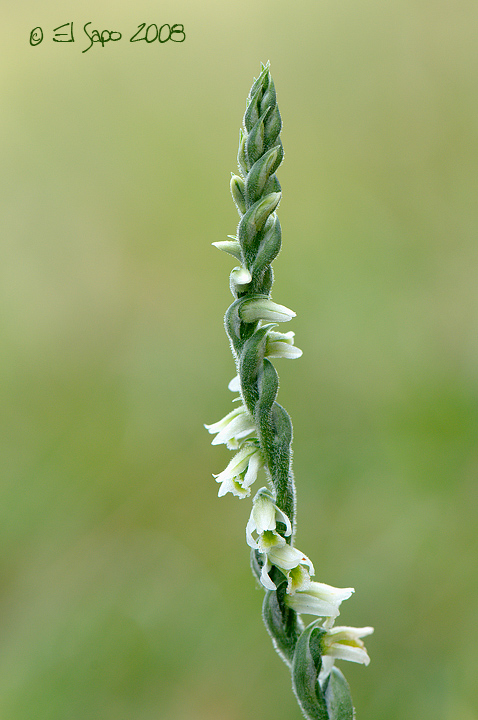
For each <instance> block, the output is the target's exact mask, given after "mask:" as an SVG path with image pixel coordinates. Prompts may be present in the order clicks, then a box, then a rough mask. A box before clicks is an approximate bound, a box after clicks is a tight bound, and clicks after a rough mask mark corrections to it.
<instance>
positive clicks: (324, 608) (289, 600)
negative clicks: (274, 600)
mask: <svg viewBox="0 0 478 720" xmlns="http://www.w3.org/2000/svg"><path fill="white" fill-rule="evenodd" d="M353 592H354V589H353V588H336V587H332V586H331V585H326V584H325V583H318V582H311V583H310V585H309V587H308V588H307V589H306V590H298V591H297V592H295V593H294V594H293V595H289V596H287V597H286V599H285V602H286V604H287V605H288V606H289V607H290V608H292V610H295V611H296V612H297V613H307V614H309V615H317V616H319V617H332V618H336V617H337V615H338V614H339V606H340V603H341V602H343V601H344V600H347V599H348V598H349V597H350V596H351V595H352V593H353Z"/></svg>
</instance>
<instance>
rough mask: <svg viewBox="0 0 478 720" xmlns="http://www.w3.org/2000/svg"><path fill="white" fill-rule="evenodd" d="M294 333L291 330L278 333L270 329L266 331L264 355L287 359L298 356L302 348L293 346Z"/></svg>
mask: <svg viewBox="0 0 478 720" xmlns="http://www.w3.org/2000/svg"><path fill="white" fill-rule="evenodd" d="M294 335H295V333H293V332H292V331H291V332H287V333H280V332H275V331H274V330H270V331H269V332H268V333H267V339H266V352H265V357H268V358H287V359H289V360H294V359H295V358H300V357H301V355H302V350H300V349H299V348H298V347H295V346H294Z"/></svg>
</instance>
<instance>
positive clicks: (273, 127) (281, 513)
mask: <svg viewBox="0 0 478 720" xmlns="http://www.w3.org/2000/svg"><path fill="white" fill-rule="evenodd" d="M281 127H282V121H281V117H280V114H279V109H278V106H277V101H276V92H275V88H274V83H273V81H272V78H271V76H270V72H269V65H268V64H267V65H265V66H264V65H263V66H262V70H261V73H260V75H259V77H258V78H257V80H255V81H254V84H253V85H252V88H251V90H250V92H249V96H248V99H247V107H246V112H245V114H244V121H243V128H242V130H241V134H240V142H239V152H238V164H239V175H234V174H233V175H232V178H231V192H232V196H233V199H234V202H235V204H236V207H237V210H238V212H239V216H240V221H239V225H238V228H237V233H236V235H235V236H234V237H232V236H229V238H230V239H229V240H226V241H222V242H216V243H213V244H214V245H215V246H216V247H218V248H219V249H221V250H225V251H226V252H228V253H230V254H231V255H233V256H234V257H236V258H237V260H239V262H240V265H239V266H237V267H235V268H234V269H233V270H232V272H231V275H230V288H231V292H232V294H233V296H234V302H233V303H232V304H231V306H230V307H229V308H228V310H227V312H226V315H225V327H226V332H227V335H228V337H229V340H230V343H231V349H232V353H233V356H234V359H235V362H236V367H237V376H236V377H235V378H233V380H232V381H231V383H230V384H229V388H230V389H231V390H232V391H237V392H239V393H240V396H239V397H238V398H237V401H238V402H239V405H238V406H236V408H235V409H234V410H233V411H232V412H230V413H229V414H228V415H226V417H225V418H223V419H222V420H220V421H219V422H217V423H214V424H212V425H207V426H206V427H207V429H208V430H209V432H211V433H214V434H216V437H215V439H214V440H213V444H219V443H225V444H226V445H227V447H228V448H229V449H231V450H236V451H237V453H236V455H235V456H234V458H233V459H232V460H231V462H230V463H229V464H228V466H227V467H226V469H225V470H224V471H223V472H222V473H220V474H219V475H217V476H216V480H217V482H218V483H220V488H219V495H220V496H221V495H224V494H225V493H227V492H231V493H233V494H234V495H237V496H238V497H241V498H244V497H248V496H249V495H250V487H251V485H252V484H253V483H254V481H255V480H256V478H257V474H258V472H259V470H260V469H261V468H262V467H263V468H264V469H265V473H266V477H267V480H268V487H263V488H261V489H260V490H259V491H258V492H257V494H256V496H255V497H254V500H253V507H252V512H251V517H250V520H249V522H248V524H247V528H246V539H247V542H248V544H249V546H250V547H251V548H252V550H251V566H252V570H253V572H254V574H255V576H256V577H257V579H258V580H259V581H260V582H261V584H262V585H263V586H264V588H265V591H266V593H265V598H264V604H263V620H264V623H265V625H266V628H267V630H268V632H269V634H270V636H271V638H272V641H273V644H274V647H275V648H276V650H277V652H278V653H279V654H280V656H281V657H282V659H283V660H284V662H285V663H286V664H287V665H288V667H289V668H290V670H291V675H292V686H293V690H294V692H295V694H296V697H297V700H298V702H299V705H300V707H301V709H302V712H303V714H304V716H305V717H306V718H310V719H311V720H352V718H353V717H354V710H353V705H352V700H351V697H350V691H349V687H348V684H347V682H346V680H345V678H344V676H343V675H342V673H341V672H340V671H339V670H338V669H337V668H335V667H334V661H335V659H345V660H352V661H355V662H361V663H364V664H368V662H369V657H368V655H367V652H366V650H365V647H364V644H363V642H362V640H361V638H362V637H364V636H366V635H368V634H370V633H371V632H372V628H369V627H365V628H351V627H344V626H335V627H334V622H335V619H336V617H337V616H338V615H339V605H340V604H341V602H342V601H343V600H345V599H347V598H348V597H350V595H351V594H352V592H353V588H342V589H341V588H334V587H331V586H330V585H325V584H323V583H318V582H313V581H312V580H311V576H313V575H314V567H313V565H312V562H311V561H310V560H309V558H308V557H307V556H306V555H304V554H303V553H302V552H300V550H298V549H297V548H295V547H294V534H295V526H296V517H295V516H296V497H295V484H294V476H293V472H292V450H291V444H292V423H291V420H290V418H289V415H288V414H287V412H286V411H285V409H284V408H283V407H282V406H281V405H280V404H279V403H278V402H277V400H276V398H277V392H278V387H279V380H278V375H277V372H276V370H275V368H274V366H273V364H272V362H271V358H281V357H283V358H296V357H300V355H301V354H302V353H301V351H300V350H298V348H296V347H295V346H294V340H293V337H294V334H293V333H292V332H289V333H280V332H277V331H276V330H275V328H276V326H277V324H278V323H280V322H284V321H289V320H291V319H292V317H294V316H295V313H294V312H293V311H292V310H289V309H288V308H286V307H284V306H283V305H278V304H277V303H275V302H273V301H272V299H271V288H272V284H273V271H272V265H271V264H272V261H273V260H274V258H275V257H276V256H277V254H278V253H279V250H280V248H281V228H280V223H279V219H278V217H277V214H276V209H277V206H278V204H279V202H280V199H281V188H280V185H279V181H278V179H277V177H276V174H275V173H276V170H277V168H278V167H279V165H280V164H281V162H282V159H283V154H284V153H283V148H282V143H281V140H280V137H279V136H280V131H281ZM301 614H311V615H316V616H317V618H318V619H317V620H315V621H314V622H312V623H311V624H310V625H309V626H308V627H306V628H305V629H304V625H303V622H302V619H301Z"/></svg>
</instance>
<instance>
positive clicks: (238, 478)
mask: <svg viewBox="0 0 478 720" xmlns="http://www.w3.org/2000/svg"><path fill="white" fill-rule="evenodd" d="M263 465H264V460H263V457H262V454H261V452H260V450H259V448H258V447H257V446H256V445H254V444H253V443H246V444H245V445H244V447H242V448H241V449H240V450H239V452H238V453H236V455H234V457H233V458H232V460H231V461H230V462H229V464H228V466H227V467H226V469H225V470H223V471H222V472H221V473H219V475H214V477H215V478H216V482H218V483H221V487H220V488H219V492H218V496H219V497H222V496H223V495H225V494H226V493H228V492H231V493H232V494H233V495H237V496H238V497H240V498H245V497H249V495H250V494H251V490H250V487H251V485H252V484H253V483H254V482H255V481H256V478H257V473H258V472H259V470H260V469H261V467H263Z"/></svg>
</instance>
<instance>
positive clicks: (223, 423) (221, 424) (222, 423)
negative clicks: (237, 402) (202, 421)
mask: <svg viewBox="0 0 478 720" xmlns="http://www.w3.org/2000/svg"><path fill="white" fill-rule="evenodd" d="M242 412H244V408H243V407H238V408H234V410H231V412H230V413H228V414H227V415H226V416H225V417H223V418H221V420H218V421H217V422H215V423H213V424H212V425H204V427H205V428H206V430H208V431H209V432H210V433H211V435H213V434H214V433H217V432H219V431H220V430H223V429H224V428H225V427H227V425H229V423H230V422H231V420H232V419H233V418H235V417H236V415H239V414H240V413H242Z"/></svg>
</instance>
